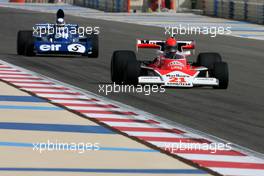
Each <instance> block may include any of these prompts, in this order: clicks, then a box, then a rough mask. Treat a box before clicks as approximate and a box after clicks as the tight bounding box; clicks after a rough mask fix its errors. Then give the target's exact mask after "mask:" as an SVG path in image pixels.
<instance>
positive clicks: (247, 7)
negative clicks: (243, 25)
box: [203, 0, 264, 24]
mask: <svg viewBox="0 0 264 176" xmlns="http://www.w3.org/2000/svg"><path fill="white" fill-rule="evenodd" d="M203 10H204V14H205V15H210V16H217V17H223V18H230V19H235V20H245V21H250V22H254V23H259V24H264V0H204V5H203Z"/></svg>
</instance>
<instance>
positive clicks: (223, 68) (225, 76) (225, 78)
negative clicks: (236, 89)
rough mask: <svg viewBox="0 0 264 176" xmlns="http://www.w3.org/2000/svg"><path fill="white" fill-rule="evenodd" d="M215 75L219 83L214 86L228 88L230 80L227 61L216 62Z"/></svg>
mask: <svg viewBox="0 0 264 176" xmlns="http://www.w3.org/2000/svg"><path fill="white" fill-rule="evenodd" d="M213 76H214V77H215V78H217V79H218V81H219V85H218V86H213V88H215V89H227V87H228V82H229V73H228V65H227V63H226V62H218V63H215V64H214V69H213Z"/></svg>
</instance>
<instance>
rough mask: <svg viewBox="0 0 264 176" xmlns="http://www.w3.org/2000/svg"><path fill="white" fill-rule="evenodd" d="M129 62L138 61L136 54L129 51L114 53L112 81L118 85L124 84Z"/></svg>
mask: <svg viewBox="0 0 264 176" xmlns="http://www.w3.org/2000/svg"><path fill="white" fill-rule="evenodd" d="M129 61H137V57H136V54H135V52H133V51H128V50H119V51H114V53H113V55H112V59H111V80H112V82H115V83H117V84H121V83H122V82H124V73H125V70H126V68H127V64H128V62H129Z"/></svg>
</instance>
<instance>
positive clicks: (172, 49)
mask: <svg viewBox="0 0 264 176" xmlns="http://www.w3.org/2000/svg"><path fill="white" fill-rule="evenodd" d="M164 51H165V56H166V57H168V58H174V56H175V55H176V52H177V51H178V44H177V40H176V39H175V38H173V37H171V38H168V39H167V40H166V42H165V48H164Z"/></svg>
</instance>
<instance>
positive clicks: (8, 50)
mask: <svg viewBox="0 0 264 176" xmlns="http://www.w3.org/2000/svg"><path fill="white" fill-rule="evenodd" d="M0 19H1V27H0V39H1V40H0V46H1V47H0V59H2V60H5V61H7V62H10V63H13V64H15V65H19V66H22V67H24V68H27V69H30V70H32V71H35V72H38V73H41V74H44V75H46V76H49V77H51V78H55V79H57V80H60V81H62V82H65V83H69V84H72V85H74V86H77V87H80V88H82V89H86V90H89V91H91V92H94V93H97V94H100V95H102V96H106V95H104V94H103V93H99V92H98V90H99V88H98V84H108V83H111V81H110V71H109V69H110V59H111V55H112V52H113V51H114V50H119V49H128V50H135V40H136V38H146V39H163V38H164V34H163V33H164V30H163V29H161V28H156V27H148V26H142V25H134V24H125V23H120V22H110V21H103V20H95V19H87V18H79V17H71V16H66V20H67V22H68V23H70V22H74V23H78V24H80V25H81V26H91V25H92V26H99V27H100V29H101V34H100V57H99V58H98V59H89V58H79V57H23V56H18V55H16V33H17V31H18V30H22V29H31V28H32V26H33V25H34V24H35V23H42V22H53V21H54V20H55V17H54V15H52V14H46V13H38V12H30V11H23V10H15V9H9V8H0ZM175 22H177V19H175ZM179 38H180V39H195V40H196V43H197V49H196V55H195V56H194V57H192V58H195V57H196V56H197V54H198V53H199V52H208V51H213V52H219V53H220V54H221V55H222V56H223V58H224V60H225V61H226V62H228V64H229V71H230V86H229V88H228V90H214V89H211V88H195V89H167V91H166V93H153V94H151V95H149V96H146V95H143V94H134V93H119V94H117V93H112V94H110V95H107V97H108V98H111V99H113V100H117V101H119V102H122V103H125V104H128V105H131V106H134V107H137V108H140V109H142V110H145V111H147V112H150V113H152V114H155V115H158V116H161V117H164V118H166V119H169V120H171V121H175V122H177V123H180V124H183V125H186V126H189V127H191V128H194V129H197V130H200V131H203V132H206V133H209V134H212V135H215V136H217V137H220V138H223V139H226V140H229V141H232V142H234V143H237V144H239V145H242V146H244V147H248V148H250V149H253V150H255V151H258V152H261V153H264V101H263V100H264V93H263V89H264V82H263V80H264V69H263V65H264V54H263V53H264V47H263V46H264V41H257V40H250V39H242V38H235V37H231V36H217V37H216V38H210V37H208V36H200V35H195V36H191V35H190V36H179ZM152 55H153V52H151V51H144V52H142V53H141V54H139V57H140V58H141V59H144V60H146V59H147V58H149V57H150V56H152Z"/></svg>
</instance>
